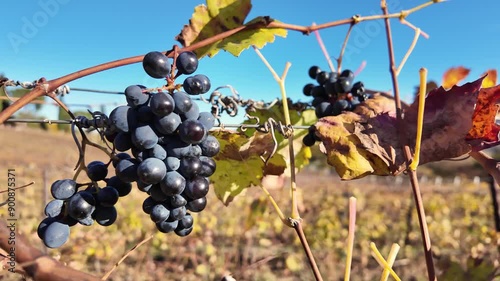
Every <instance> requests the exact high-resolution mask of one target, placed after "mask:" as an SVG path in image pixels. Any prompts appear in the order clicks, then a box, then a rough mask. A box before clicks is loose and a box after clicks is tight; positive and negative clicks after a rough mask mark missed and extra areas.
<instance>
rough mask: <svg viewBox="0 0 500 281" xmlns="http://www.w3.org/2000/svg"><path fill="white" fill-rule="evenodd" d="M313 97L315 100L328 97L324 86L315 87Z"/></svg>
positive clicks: (312, 92) (312, 91)
mask: <svg viewBox="0 0 500 281" xmlns="http://www.w3.org/2000/svg"><path fill="white" fill-rule="evenodd" d="M311 96H313V97H314V98H318V97H326V92H325V88H324V87H323V86H314V88H312V90H311Z"/></svg>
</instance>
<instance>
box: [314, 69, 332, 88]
mask: <svg viewBox="0 0 500 281" xmlns="http://www.w3.org/2000/svg"><path fill="white" fill-rule="evenodd" d="M328 79H330V72H328V71H321V72H320V73H318V75H317V76H316V82H318V84H320V85H321V86H323V85H324V84H325V83H326V82H327V81H328Z"/></svg>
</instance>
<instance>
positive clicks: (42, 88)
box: [0, 0, 445, 124]
mask: <svg viewBox="0 0 500 281" xmlns="http://www.w3.org/2000/svg"><path fill="white" fill-rule="evenodd" d="M444 1H445V0H430V1H428V2H426V3H424V4H421V5H418V6H416V7H414V8H412V9H409V10H406V11H402V12H399V13H394V14H382V15H373V16H366V17H362V16H359V17H351V18H348V19H343V20H337V21H332V22H328V23H324V24H320V25H312V26H300V25H294V24H287V23H282V22H277V21H272V22H269V23H267V24H265V23H262V22H256V23H254V24H251V25H242V26H239V27H236V28H234V29H231V30H228V31H225V32H222V33H219V34H217V35H215V36H212V37H210V38H207V39H205V40H202V41H199V42H196V43H195V44H192V45H190V46H187V47H184V48H182V49H180V50H179V51H180V52H184V51H193V50H196V49H198V48H202V47H205V46H208V45H210V44H213V43H215V42H218V41H220V40H223V39H225V38H227V37H229V36H231V35H234V34H236V33H238V32H241V31H243V30H249V29H259V28H266V29H267V28H269V29H271V28H284V29H287V30H293V31H299V32H302V33H303V34H307V35H308V34H310V33H311V32H313V31H315V30H320V29H326V28H331V27H335V26H340V25H345V24H353V23H355V22H357V23H359V22H363V21H370V20H380V19H385V20H388V19H390V18H400V19H401V18H403V19H404V18H406V17H407V16H408V15H410V14H411V13H414V12H416V11H418V10H421V9H423V8H425V7H427V6H430V5H432V4H435V3H441V2H444ZM406 25H408V24H406ZM408 26H410V27H413V26H412V25H408ZM169 57H173V53H170V54H169ZM143 58H144V55H139V56H134V57H129V58H124V59H119V60H115V61H111V62H107V63H103V64H99V65H96V66H93V67H89V68H85V69H82V70H79V71H76V72H73V73H71V74H68V75H66V76H62V77H60V78H57V79H54V80H50V81H45V78H41V79H40V83H38V85H37V86H36V87H35V88H34V89H32V90H31V91H30V92H29V93H28V94H26V95H24V96H22V97H21V98H20V99H18V100H17V101H15V102H14V103H13V104H11V105H10V106H9V107H7V108H6V109H5V110H3V111H2V112H0V124H3V122H4V121H5V120H7V118H9V117H10V116H12V115H13V114H14V113H16V112H17V111H18V110H19V109H20V108H22V107H23V106H25V105H27V104H28V103H30V102H31V101H33V100H34V99H36V98H38V97H41V96H43V95H47V94H49V93H51V92H53V91H54V90H56V89H57V88H58V87H60V86H62V85H64V84H66V83H69V82H71V81H74V80H76V79H79V78H82V77H85V76H88V75H91V74H95V73H98V72H101V71H104V70H108V69H112V68H116V67H122V66H125V65H129V64H133V63H138V62H141V61H142V59H143Z"/></svg>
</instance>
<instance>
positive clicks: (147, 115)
mask: <svg viewBox="0 0 500 281" xmlns="http://www.w3.org/2000/svg"><path fill="white" fill-rule="evenodd" d="M136 116H137V121H139V122H141V123H143V124H149V123H151V122H153V120H154V118H155V116H156V115H155V114H154V113H153V111H152V110H151V107H149V106H148V105H144V106H141V107H139V109H137V114H136Z"/></svg>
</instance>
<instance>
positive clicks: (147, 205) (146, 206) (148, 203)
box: [142, 196, 158, 215]
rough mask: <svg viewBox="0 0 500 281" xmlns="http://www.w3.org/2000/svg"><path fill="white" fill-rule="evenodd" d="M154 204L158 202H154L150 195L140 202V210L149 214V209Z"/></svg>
mask: <svg viewBox="0 0 500 281" xmlns="http://www.w3.org/2000/svg"><path fill="white" fill-rule="evenodd" d="M156 204H158V202H156V201H155V200H154V199H153V198H151V196H149V197H148V198H146V199H145V200H144V202H142V211H144V213H146V214H148V215H149V214H150V213H151V209H152V208H153V207H154V205H156Z"/></svg>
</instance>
